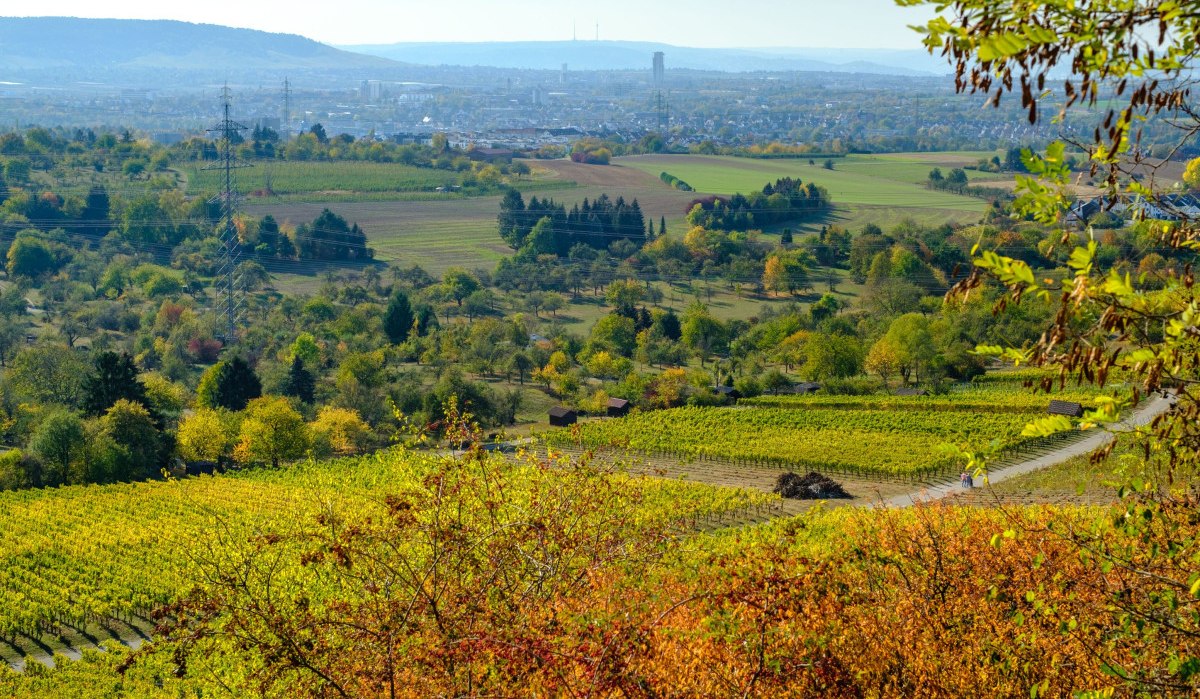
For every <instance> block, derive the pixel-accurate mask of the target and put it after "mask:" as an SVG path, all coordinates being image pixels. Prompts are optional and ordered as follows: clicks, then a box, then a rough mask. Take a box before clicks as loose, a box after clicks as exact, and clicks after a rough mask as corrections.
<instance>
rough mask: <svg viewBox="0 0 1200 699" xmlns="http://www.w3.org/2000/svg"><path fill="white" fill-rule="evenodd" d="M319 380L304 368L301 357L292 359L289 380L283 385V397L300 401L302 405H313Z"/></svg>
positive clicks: (296, 356) (297, 356) (295, 356)
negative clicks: (290, 397)
mask: <svg viewBox="0 0 1200 699" xmlns="http://www.w3.org/2000/svg"><path fill="white" fill-rule="evenodd" d="M316 390H317V379H316V377H314V376H313V374H312V372H311V371H309V370H308V369H306V368H304V362H303V361H302V360H301V359H300V355H294V356H293V357H292V364H291V366H290V367H288V374H287V379H286V380H285V381H284V384H283V395H285V396H292V397H294V398H298V399H300V401H301V402H302V403H310V404H311V403H312V402H313V400H315V398H316Z"/></svg>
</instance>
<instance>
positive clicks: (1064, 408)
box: [1046, 400, 1083, 417]
mask: <svg viewBox="0 0 1200 699" xmlns="http://www.w3.org/2000/svg"><path fill="white" fill-rule="evenodd" d="M1046 412H1048V413H1049V414H1051V415H1066V416H1067V417H1083V406H1082V405H1080V404H1079V403H1072V402H1071V401H1068V400H1052V401H1050V407H1049V408H1048V409H1047V410H1046Z"/></svg>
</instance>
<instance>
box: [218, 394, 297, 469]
mask: <svg viewBox="0 0 1200 699" xmlns="http://www.w3.org/2000/svg"><path fill="white" fill-rule="evenodd" d="M310 440H311V436H310V433H309V428H308V425H306V424H304V418H303V417H301V415H300V413H298V412H296V410H295V409H294V408H293V407H292V406H291V405H290V404H289V403H288V402H287V399H286V398H279V397H272V396H266V397H262V398H255V399H253V400H251V401H250V402H249V404H248V405H247V406H246V410H245V412H244V414H243V416H242V425H241V429H240V431H239V433H238V441H237V445H236V446H235V447H234V452H233V453H234V458H236V459H237V460H238V461H239V462H241V463H245V464H252V463H269V464H271V465H272V466H275V467H277V466H279V464H280V462H282V461H290V460H293V459H298V458H300V457H301V456H304V453H305V452H306V451H308V448H309V446H310Z"/></svg>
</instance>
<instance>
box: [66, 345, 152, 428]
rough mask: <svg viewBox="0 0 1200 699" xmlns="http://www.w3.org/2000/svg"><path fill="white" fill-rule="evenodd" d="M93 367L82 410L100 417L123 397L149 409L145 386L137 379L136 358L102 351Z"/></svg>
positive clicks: (86, 383)
mask: <svg viewBox="0 0 1200 699" xmlns="http://www.w3.org/2000/svg"><path fill="white" fill-rule="evenodd" d="M93 366H94V370H93V371H92V373H91V374H89V375H88V376H87V377H85V378H84V380H83V409H84V410H85V411H86V412H87V414H88V415H101V414H103V413H104V412H105V411H106V410H108V409H109V408H111V407H112V406H113V404H114V403H116V402H117V401H118V400H121V399H122V398H124V399H125V400H128V401H131V402H134V403H140V404H141V405H142V407H144V408H147V409H149V406H150V401H149V400H148V399H147V398H146V387H145V386H144V385H142V381H141V379H139V378H138V370H137V367H135V366H134V365H133V357H130V356H129V355H128V354H127V353H124V352H122V353H121V354H117V353H116V352H100V353H98V354H97V355H96V357H95V359H94V360H93Z"/></svg>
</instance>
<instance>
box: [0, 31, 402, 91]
mask: <svg viewBox="0 0 1200 699" xmlns="http://www.w3.org/2000/svg"><path fill="white" fill-rule="evenodd" d="M400 67H402V66H399V65H397V64H396V63H395V62H394V61H391V60H388V59H386V58H380V57H378V56H366V55H362V54H356V53H351V52H348V51H342V50H339V49H336V48H333V47H331V46H327V45H325V44H322V43H319V42H316V41H313V40H311V39H306V38H304V37H301V36H296V35H293V34H272V33H269V32H261V31H256V30H252V29H233V28H230V27H222V26H217V25H212V24H190V23H187V22H176V21H169V20H125V19H78V18H71V17H0V79H3V78H5V77H7V76H8V75H12V76H14V77H19V76H20V75H22V74H30V73H32V74H38V75H45V74H47V73H51V72H53V73H55V74H57V75H60V76H62V77H63V78H64V79H76V80H80V79H90V78H94V77H104V78H111V77H112V76H120V75H146V74H148V73H154V72H162V73H176V74H178V73H195V74H206V75H210V76H213V77H220V76H222V75H229V76H230V77H233V78H234V79H239V78H241V77H244V76H246V75H247V74H253V73H255V72H257V71H268V70H275V71H278V70H283V69H289V70H304V69H312V70H319V71H322V72H331V71H343V70H362V69H386V68H400Z"/></svg>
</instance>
